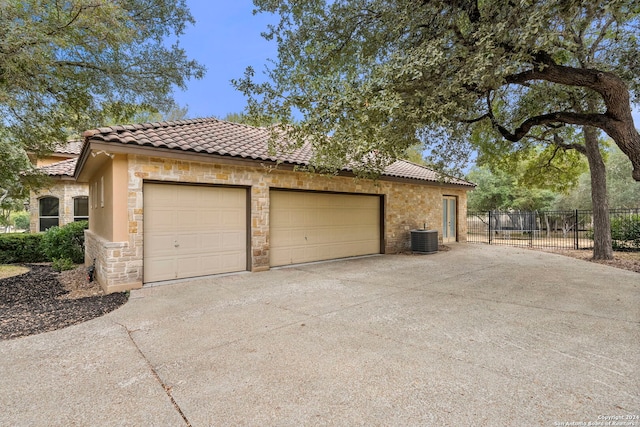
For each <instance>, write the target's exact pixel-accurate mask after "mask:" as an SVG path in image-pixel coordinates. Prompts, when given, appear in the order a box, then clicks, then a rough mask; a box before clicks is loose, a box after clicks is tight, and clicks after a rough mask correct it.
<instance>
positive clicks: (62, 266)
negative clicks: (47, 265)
mask: <svg viewBox="0 0 640 427" xmlns="http://www.w3.org/2000/svg"><path fill="white" fill-rule="evenodd" d="M75 266H76V265H75V264H74V262H73V261H72V260H71V259H69V258H56V259H54V260H53V262H52V263H51V268H53V269H54V270H55V271H57V272H61V271H64V270H73V269H74V268H75Z"/></svg>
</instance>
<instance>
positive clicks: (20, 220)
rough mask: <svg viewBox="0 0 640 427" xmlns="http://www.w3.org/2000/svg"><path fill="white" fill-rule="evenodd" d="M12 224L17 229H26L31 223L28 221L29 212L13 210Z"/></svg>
mask: <svg viewBox="0 0 640 427" xmlns="http://www.w3.org/2000/svg"><path fill="white" fill-rule="evenodd" d="M11 219H12V221H13V226H14V227H15V228H17V229H18V230H28V229H29V227H30V226H31V224H30V223H29V221H30V218H29V212H24V211H22V212H15V213H12V214H11Z"/></svg>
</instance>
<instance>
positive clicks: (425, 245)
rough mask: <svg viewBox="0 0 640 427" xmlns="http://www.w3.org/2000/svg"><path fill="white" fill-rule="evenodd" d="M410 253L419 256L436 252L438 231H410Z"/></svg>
mask: <svg viewBox="0 0 640 427" xmlns="http://www.w3.org/2000/svg"><path fill="white" fill-rule="evenodd" d="M411 251H412V252H414V253H420V254H432V253H434V252H438V230H411Z"/></svg>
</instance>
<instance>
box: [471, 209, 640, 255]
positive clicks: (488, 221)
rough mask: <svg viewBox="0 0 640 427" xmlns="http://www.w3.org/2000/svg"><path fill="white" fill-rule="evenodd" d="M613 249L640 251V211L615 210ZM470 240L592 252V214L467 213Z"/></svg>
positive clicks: (612, 223) (589, 212)
mask: <svg viewBox="0 0 640 427" xmlns="http://www.w3.org/2000/svg"><path fill="white" fill-rule="evenodd" d="M609 213H610V216H611V238H612V239H613V246H614V249H621V250H640V208H636V209H612V210H610V211H609ZM467 241H468V242H470V243H488V244H492V245H509V246H528V247H535V248H554V249H592V248H593V211H588V210H572V211H540V212H538V211H534V212H522V211H513V212H499V211H490V212H468V213H467Z"/></svg>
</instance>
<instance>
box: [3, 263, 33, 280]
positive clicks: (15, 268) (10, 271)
mask: <svg viewBox="0 0 640 427" xmlns="http://www.w3.org/2000/svg"><path fill="white" fill-rule="evenodd" d="M28 271H29V269H28V268H27V267H22V266H19V265H0V279H6V278H7V277H12V276H18V275H20V274H24V273H26V272H28Z"/></svg>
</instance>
